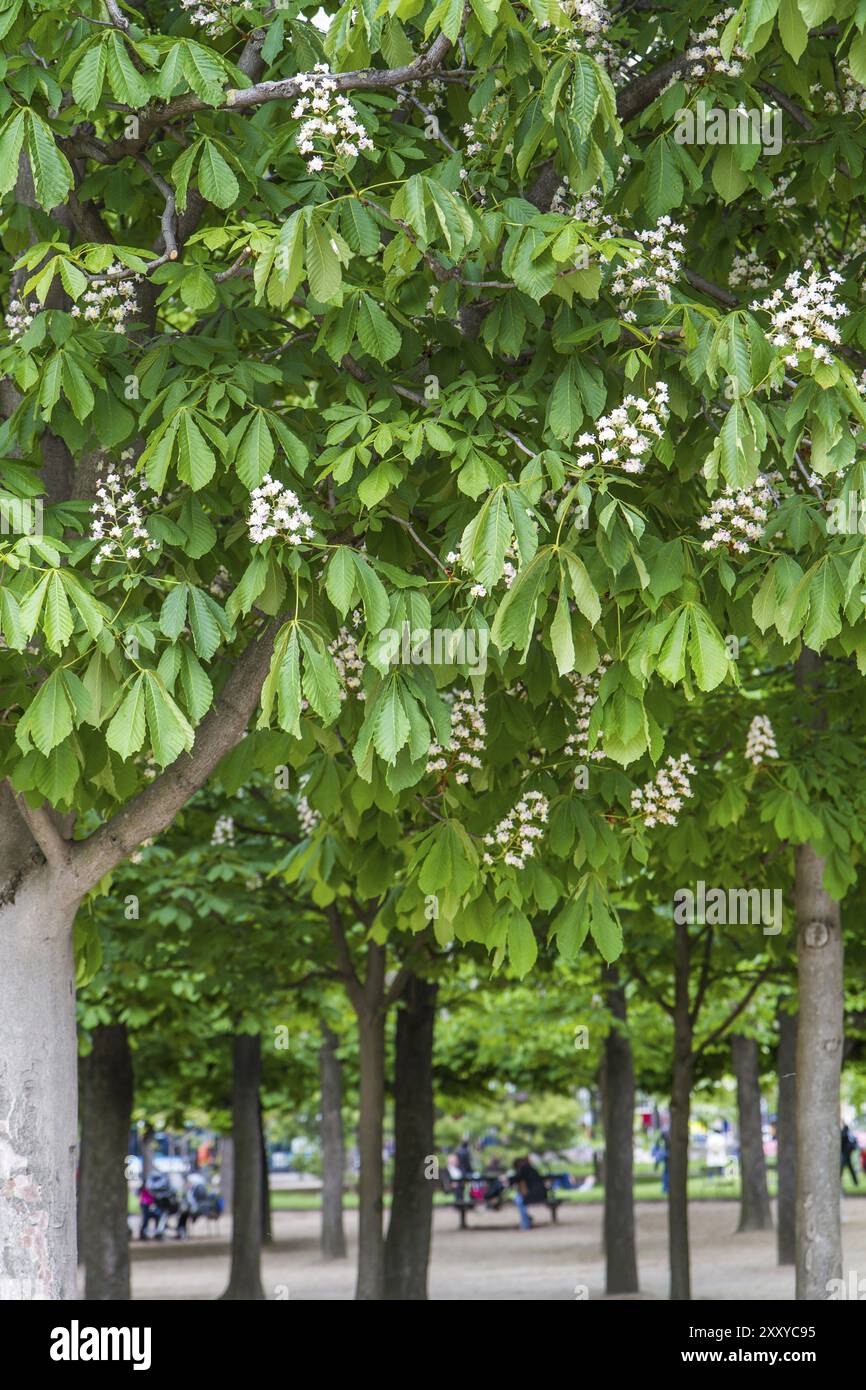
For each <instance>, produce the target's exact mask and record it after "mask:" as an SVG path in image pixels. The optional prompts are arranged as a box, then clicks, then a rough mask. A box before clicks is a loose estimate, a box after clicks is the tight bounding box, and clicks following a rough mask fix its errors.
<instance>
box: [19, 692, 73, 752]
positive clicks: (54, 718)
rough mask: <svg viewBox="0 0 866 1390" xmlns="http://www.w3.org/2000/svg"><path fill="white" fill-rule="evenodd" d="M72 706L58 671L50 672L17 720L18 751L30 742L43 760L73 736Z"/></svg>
mask: <svg viewBox="0 0 866 1390" xmlns="http://www.w3.org/2000/svg"><path fill="white" fill-rule="evenodd" d="M72 716H73V705H72V701H71V700H70V698H69V695H68V693H67V689H66V686H65V684H64V681H63V675H62V672H60V671H52V673H51V675H50V676H49V677H48V679H47V680H46V681H45V682H43V684H42V685H41V686H40V687H39V690H38V691H37V693H36V696H35V698H34V699H33V701H32V703H31V704H30V706H29V708H28V709H27V711H26V712H25V714H24V715H23V716H22V718H21V719H20V720H19V723H18V727H17V729H16V731H15V738H16V741H17V743H18V746H19V747H20V748H26V747H27V740H28V739H29V740H30V741H31V742H32V743H34V744H35V745H36V747H37V748H38V749H39V752H40V753H42V754H44V755H45V756H46V757H47V756H48V754H49V753H50V752H51V750H52V748H56V747H57V745H58V744H59V743H62V742H63V740H64V739H65V738H67V737H68V736H69V734H71V733H72Z"/></svg>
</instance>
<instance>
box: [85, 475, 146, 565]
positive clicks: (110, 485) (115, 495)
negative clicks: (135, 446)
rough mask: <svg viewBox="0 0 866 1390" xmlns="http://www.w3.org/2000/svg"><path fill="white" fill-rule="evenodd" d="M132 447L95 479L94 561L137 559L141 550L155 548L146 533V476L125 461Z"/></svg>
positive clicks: (91, 530) (91, 531) (92, 507)
mask: <svg viewBox="0 0 866 1390" xmlns="http://www.w3.org/2000/svg"><path fill="white" fill-rule="evenodd" d="M130 458H132V450H131V449H126V450H124V452H123V453H122V454H121V455H120V460H121V461H120V463H119V464H118V466H117V468H113V469H112V470H111V472H110V473H107V474H106V476H105V478H104V479H103V478H97V480H96V498H97V500H96V501H95V502H94V503H93V505H92V506H91V508H90V513H91V519H90V539H91V540H94V541H102V545H101V546H100V547H99V550H98V551H97V552H96V560H95V563H96V564H97V565H100V564H102V562H103V560H138V559H139V558H140V556H141V554H142V552H144V553H145V554H146V553H147V552H149V551H152V550H158V549H159V542H158V541H155V540H153V539H152V538H151V537H150V536H149V535H148V533H147V527H146V526H145V521H146V519H147V503H148V497H147V493H148V492H149V491H150V490H151V489H150V484H149V483H148V482H147V479H146V478H144V477H143V476H142V475H141V474H140V473H136V472H135V470H134V469H133V468H132V466H131V465H130V464H129V462H128V460H129V459H130Z"/></svg>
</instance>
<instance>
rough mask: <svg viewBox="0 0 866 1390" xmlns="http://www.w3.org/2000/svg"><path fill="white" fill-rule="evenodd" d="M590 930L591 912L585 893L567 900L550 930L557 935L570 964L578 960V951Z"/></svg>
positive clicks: (559, 944)
mask: <svg viewBox="0 0 866 1390" xmlns="http://www.w3.org/2000/svg"><path fill="white" fill-rule="evenodd" d="M588 931H589V913H588V912H587V910H586V906H585V903H584V895H583V894H579V895H578V897H577V898H575V899H574V900H573V901H571V902H567V903H566V904H565V906H564V907H563V908H562V910H561V911H560V912H559V913H558V914H557V915H556V917H555V918H554V919H553V922H552V923H551V927H550V932H551V935H552V936H555V937H556V944H557V946H558V948H559V953H560V955H561V956H562V957H563V959H564V960H566V961H568V962H569V964H571V963H573V962H574V961H575V960H577V956H578V952H579V951H580V948H581V946H582V945H583V943H584V941H585V940H586V936H587V932H588Z"/></svg>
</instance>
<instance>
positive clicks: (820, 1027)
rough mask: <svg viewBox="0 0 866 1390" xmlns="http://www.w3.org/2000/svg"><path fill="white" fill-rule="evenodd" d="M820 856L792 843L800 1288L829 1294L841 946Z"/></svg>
mask: <svg viewBox="0 0 866 1390" xmlns="http://www.w3.org/2000/svg"><path fill="white" fill-rule="evenodd" d="M823 875H824V861H823V859H821V858H819V856H818V855H817V854H816V853H815V851H814V849H813V848H812V846H811V845H798V846H797V849H796V851H795V878H794V892H795V899H796V906H797V962H798V978H799V996H800V1017H799V1024H798V1029H797V1068H796V1070H797V1099H798V1104H797V1121H796V1124H797V1176H796V1193H797V1206H796V1229H797V1293H796V1296H797V1298H798V1299H802V1300H810V1301H816V1300H820V1299H826V1298H828V1297H829V1282H830V1280H831V1279H841V1277H842V1234H841V1229H840V1225H839V1191H840V1186H839V1152H840V1141H839V1077H840V1072H841V1065H842V1038H843V1026H844V1024H843V951H842V925H841V921H840V913H839V904H838V903H836V902H834V901H833V899H832V898H831V897H830V896H829V894H828V893H827V892H826V891H825V889H824V887H823Z"/></svg>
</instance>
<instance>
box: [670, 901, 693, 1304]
mask: <svg viewBox="0 0 866 1390" xmlns="http://www.w3.org/2000/svg"><path fill="white" fill-rule="evenodd" d="M690 956H691V947H690V942H689V929H688V926H687V925H686V924H684V923H675V924H674V962H675V963H674V978H675V995H674V1063H673V1079H672V1084H671V1132H670V1166H669V1176H670V1193H669V1196H668V1250H669V1256H670V1296H671V1299H673V1300H674V1301H677V1302H687V1301H688V1300H689V1299H690V1298H691V1296H692V1280H691V1267H690V1258H689V1197H688V1177H689V1114H690V1109H691V1091H692V1070H693V1057H692V1022H691V1018H690V1016H689V966H690Z"/></svg>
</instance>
